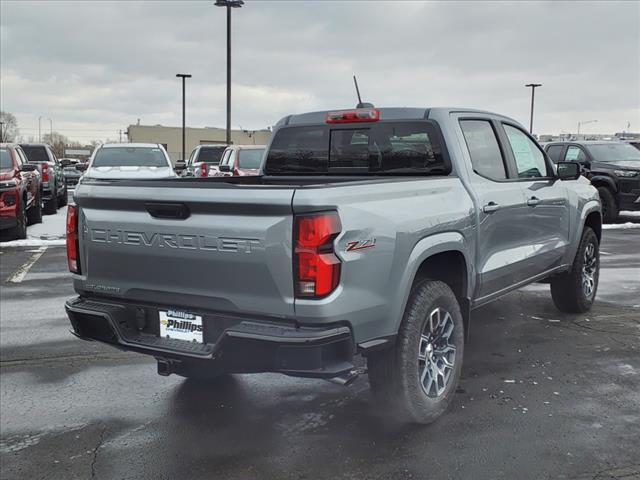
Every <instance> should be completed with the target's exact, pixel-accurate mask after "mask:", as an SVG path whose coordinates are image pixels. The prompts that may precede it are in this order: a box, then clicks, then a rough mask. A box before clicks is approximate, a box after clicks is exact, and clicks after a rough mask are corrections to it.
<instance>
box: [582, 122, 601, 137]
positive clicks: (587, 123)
mask: <svg viewBox="0 0 640 480" xmlns="http://www.w3.org/2000/svg"><path fill="white" fill-rule="evenodd" d="M597 122H598V120H586V121H584V122H578V133H577V135H580V127H581V126H582V125H589V124H590V123H597Z"/></svg>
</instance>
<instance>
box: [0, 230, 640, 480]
mask: <svg viewBox="0 0 640 480" xmlns="http://www.w3.org/2000/svg"><path fill="white" fill-rule="evenodd" d="M635 221H636V222H639V221H640V219H637V218H636V219H635ZM0 249H1V247H0ZM601 250H602V257H601V261H602V271H601V280H600V289H599V294H598V298H597V303H596V305H595V306H594V308H593V310H592V311H591V312H590V313H588V314H586V315H563V314H560V313H559V312H558V311H557V310H556V309H555V308H554V306H553V303H552V301H551V298H550V294H549V293H548V285H543V284H537V285H533V286H530V287H527V288H526V289H524V290H522V291H518V292H515V293H512V294H510V295H508V296H507V297H505V298H504V299H503V300H501V301H498V302H496V303H494V304H492V305H489V306H487V307H483V308H482V309H479V310H477V311H475V312H474V318H473V323H472V329H471V335H470V340H469V343H468V346H467V349H466V358H465V365H464V369H463V377H462V381H461V385H460V388H459V389H458V394H457V395H456V398H455V400H454V402H453V404H452V405H451V408H450V409H449V410H448V411H447V413H446V414H445V415H444V416H443V417H442V418H441V419H440V420H439V421H437V422H436V423H435V424H433V425H431V426H428V427H407V426H402V425H396V424H394V423H393V422H392V421H390V419H389V416H388V412H384V411H379V410H377V409H376V407H375V404H374V403H373V402H372V399H371V395H370V391H369V386H368V383H367V381H366V377H363V378H361V379H359V380H358V381H357V382H356V383H354V384H353V385H352V386H350V387H340V386H337V385H333V384H330V383H328V382H324V381H318V380H302V379H294V378H288V377H285V376H280V375H271V374H269V375H238V376H235V377H233V378H232V379H230V380H225V381H221V382H217V383H208V384H207V383H198V382H191V381H185V380H183V379H181V378H179V377H175V376H171V377H168V378H165V377H160V376H158V375H157V374H156V373H155V368H156V367H155V362H154V361H153V360H152V359H151V360H150V359H148V358H145V357H142V356H138V355H133V354H127V353H122V352H119V351H117V350H114V349H111V348H108V347H105V346H101V345H99V344H96V343H88V342H83V341H80V340H77V339H75V338H74V337H73V336H71V335H70V334H69V333H68V320H67V318H66V315H65V313H64V301H65V299H66V298H68V297H71V296H72V295H73V291H72V288H71V281H70V279H69V277H68V275H67V273H66V258H65V251H64V248H63V247H59V246H58V247H57V246H50V247H47V248H44V247H38V248H34V247H24V248H10V249H1V251H2V253H1V254H0V265H1V268H0V281H1V289H0V301H1V316H0V317H1V321H0V346H1V348H0V430H1V432H0V433H1V435H0V462H1V465H2V475H1V476H2V478H3V479H7V480H9V479H72V478H82V479H84V478H105V479H107V478H109V479H110V478H118V479H165V478H166V479H182V478H189V479H205V478H220V479H223V478H224V479H283V478H292V479H315V478H327V479H336V478H346V479H410V478H416V479H417V478H460V479H484V478H501V479H502V478H503V479H523V478H527V479H528V478H532V479H540V478H569V479H574V478H575V479H626V480H628V479H638V478H640V229H614V230H606V231H605V232H604V238H603V242H602V247H601ZM34 256H38V258H37V259H36V260H35V261H34V262H33V264H32V266H31V268H30V269H29V270H28V271H27V272H24V266H25V264H27V263H28V262H31V261H33V259H34ZM20 272H24V275H21V274H20ZM21 277H22V278H21ZM17 280H20V281H19V282H18V281H17Z"/></svg>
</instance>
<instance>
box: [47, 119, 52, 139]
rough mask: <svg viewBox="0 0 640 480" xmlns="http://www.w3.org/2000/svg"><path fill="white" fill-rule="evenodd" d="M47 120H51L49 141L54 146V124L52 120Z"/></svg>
mask: <svg viewBox="0 0 640 480" xmlns="http://www.w3.org/2000/svg"><path fill="white" fill-rule="evenodd" d="M47 120H49V141H50V142H51V144H52V145H53V122H52V121H51V119H50V118H47Z"/></svg>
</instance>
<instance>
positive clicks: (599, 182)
mask: <svg viewBox="0 0 640 480" xmlns="http://www.w3.org/2000/svg"><path fill="white" fill-rule="evenodd" d="M591 185H593V186H594V187H596V188H601V187H605V188H608V189H609V190H611V193H613V194H615V193H616V192H617V191H618V188H617V187H616V183H615V182H614V181H613V180H612V179H610V178H609V177H603V176H597V177H592V178H591Z"/></svg>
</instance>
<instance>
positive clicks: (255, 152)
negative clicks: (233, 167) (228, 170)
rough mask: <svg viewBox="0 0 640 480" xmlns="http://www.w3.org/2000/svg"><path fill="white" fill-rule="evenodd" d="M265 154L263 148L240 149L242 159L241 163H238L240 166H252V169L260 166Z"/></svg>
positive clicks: (240, 158)
mask: <svg viewBox="0 0 640 480" xmlns="http://www.w3.org/2000/svg"><path fill="white" fill-rule="evenodd" d="M263 154H264V150H263V149H247V150H240V156H239V157H238V158H239V160H240V164H239V165H238V167H239V168H252V169H258V168H260V164H261V163H262V155H263Z"/></svg>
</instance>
